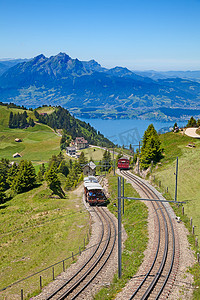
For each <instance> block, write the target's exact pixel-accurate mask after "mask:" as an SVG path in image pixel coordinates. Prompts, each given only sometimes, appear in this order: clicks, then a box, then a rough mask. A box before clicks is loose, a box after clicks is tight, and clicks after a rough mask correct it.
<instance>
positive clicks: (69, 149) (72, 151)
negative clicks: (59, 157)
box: [66, 147, 76, 156]
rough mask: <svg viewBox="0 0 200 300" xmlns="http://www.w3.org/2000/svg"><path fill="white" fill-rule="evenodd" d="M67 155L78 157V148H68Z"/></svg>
mask: <svg viewBox="0 0 200 300" xmlns="http://www.w3.org/2000/svg"><path fill="white" fill-rule="evenodd" d="M66 153H67V155H69V156H76V148H75V147H67V148H66Z"/></svg>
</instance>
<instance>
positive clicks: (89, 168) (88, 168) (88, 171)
mask: <svg viewBox="0 0 200 300" xmlns="http://www.w3.org/2000/svg"><path fill="white" fill-rule="evenodd" d="M83 174H84V175H93V176H94V175H95V174H96V165H95V163H93V161H90V162H89V163H88V164H86V165H85V166H84V167H83Z"/></svg>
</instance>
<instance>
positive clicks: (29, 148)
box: [0, 106, 60, 165]
mask: <svg viewBox="0 0 200 300" xmlns="http://www.w3.org/2000/svg"><path fill="white" fill-rule="evenodd" d="M10 111H13V112H15V113H16V112H18V111H19V112H23V110H20V109H7V108H6V107H4V106H0V159H1V158H8V159H9V160H11V161H16V162H18V161H20V160H21V159H26V160H31V161H32V162H33V163H34V165H37V164H40V163H42V162H44V163H45V162H47V161H48V160H49V158H50V157H51V156H52V155H53V154H58V153H59V152H60V137H59V136H57V135H56V134H55V133H54V131H53V130H52V129H51V128H49V127H48V126H46V125H43V124H37V125H35V126H34V127H29V128H27V129H10V128H8V119H9V114H10ZM27 113H28V114H29V115H30V116H31V117H32V118H33V116H34V114H33V112H32V111H27ZM15 138H20V139H22V142H21V143H17V142H15ZM16 152H18V153H20V154H21V155H22V158H15V159H14V158H13V154H14V153H16Z"/></svg>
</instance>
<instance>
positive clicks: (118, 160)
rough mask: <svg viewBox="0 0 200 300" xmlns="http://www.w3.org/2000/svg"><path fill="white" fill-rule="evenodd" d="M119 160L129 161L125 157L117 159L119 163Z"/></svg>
mask: <svg viewBox="0 0 200 300" xmlns="http://www.w3.org/2000/svg"><path fill="white" fill-rule="evenodd" d="M120 160H129V159H128V158H127V157H121V158H119V159H118V161H120Z"/></svg>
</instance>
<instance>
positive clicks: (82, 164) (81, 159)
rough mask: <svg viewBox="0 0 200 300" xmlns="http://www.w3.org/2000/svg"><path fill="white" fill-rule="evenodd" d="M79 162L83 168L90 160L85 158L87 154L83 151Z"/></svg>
mask: <svg viewBox="0 0 200 300" xmlns="http://www.w3.org/2000/svg"><path fill="white" fill-rule="evenodd" d="M78 162H79V164H80V165H81V167H83V166H84V165H86V164H87V163H88V160H87V158H86V157H85V153H84V152H83V151H82V152H81V155H80V156H79V158H78Z"/></svg>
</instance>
